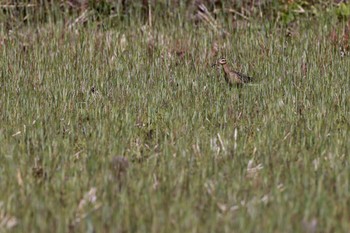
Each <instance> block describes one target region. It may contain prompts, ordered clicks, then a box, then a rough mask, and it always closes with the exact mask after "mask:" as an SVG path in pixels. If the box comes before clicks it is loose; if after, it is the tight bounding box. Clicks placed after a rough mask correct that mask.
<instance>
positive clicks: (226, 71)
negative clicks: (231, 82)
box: [222, 64, 231, 74]
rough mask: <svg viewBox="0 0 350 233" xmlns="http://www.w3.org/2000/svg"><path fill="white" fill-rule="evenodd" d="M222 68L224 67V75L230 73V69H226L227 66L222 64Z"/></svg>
mask: <svg viewBox="0 0 350 233" xmlns="http://www.w3.org/2000/svg"><path fill="white" fill-rule="evenodd" d="M222 66H223V67H224V71H225V73H226V74H229V73H230V72H231V71H230V68H229V67H228V65H227V64H224V65H222Z"/></svg>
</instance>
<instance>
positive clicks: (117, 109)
mask: <svg viewBox="0 0 350 233" xmlns="http://www.w3.org/2000/svg"><path fill="white" fill-rule="evenodd" d="M153 17H154V19H153V21H152V24H151V25H150V24H147V23H146V24H145V23H142V22H141V21H138V20H133V19H130V20H126V21H120V22H118V23H116V24H114V25H113V26H109V27H104V26H103V25H100V24H94V23H91V24H90V23H86V24H83V23H81V24H80V23H74V21H72V22H73V23H71V24H70V26H71V27H68V26H67V24H65V23H64V22H63V21H60V20H58V22H55V23H54V24H53V23H50V22H47V23H45V24H40V25H27V26H22V27H19V28H18V29H16V30H11V31H10V32H8V31H6V30H5V29H4V28H3V29H2V30H1V33H0V35H1V37H0V38H2V40H0V41H1V43H0V89H1V93H0V110H1V111H0V145H1V146H0V190H1V192H0V231H1V232H308V233H309V232H310V233H314V232H349V230H350V221H349V220H350V169H349V162H350V159H349V154H350V121H349V116H350V92H349V90H350V80H349V78H350V75H349V70H350V62H349V61H350V60H349V55H348V54H347V53H346V52H345V53H341V52H340V51H339V44H338V43H336V42H334V40H333V41H332V38H333V37H332V33H333V34H334V33H335V34H337V35H338V37H341V35H342V34H343V33H344V28H346V22H343V21H340V22H339V21H337V20H334V19H333V18H331V19H329V18H323V20H320V19H318V20H312V19H310V20H303V21H302V22H300V23H298V24H297V25H296V26H295V27H294V28H293V33H290V32H289V29H288V30H287V29H286V28H285V27H282V26H279V25H276V24H274V23H273V22H270V21H268V20H266V21H263V22H261V21H259V20H254V19H251V20H249V22H248V23H244V22H243V21H242V23H241V24H238V25H233V24H232V23H230V21H229V20H228V19H227V18H225V17H218V18H217V19H216V20H217V25H220V27H219V26H217V27H213V26H210V25H209V24H205V23H204V24H199V25H195V24H194V23H193V22H191V21H190V20H188V19H187V18H186V17H180V16H176V15H175V16H173V17H171V20H157V18H156V16H153ZM223 31H225V33H223ZM345 31H346V30H345ZM214 43H217V44H218V47H219V51H218V53H217V54H216V53H213V52H212V48H213V44H214ZM220 57H225V58H226V59H227V61H228V63H229V64H230V66H231V67H232V68H234V69H237V70H239V71H241V72H242V73H245V74H248V75H250V76H252V77H253V78H254V81H255V85H249V86H244V87H242V88H236V87H229V86H228V85H227V84H226V83H225V80H224V78H223V73H222V70H221V69H219V68H218V67H217V66H214V67H213V66H212V64H213V63H214V62H215V61H216V60H217V59H218V58H220Z"/></svg>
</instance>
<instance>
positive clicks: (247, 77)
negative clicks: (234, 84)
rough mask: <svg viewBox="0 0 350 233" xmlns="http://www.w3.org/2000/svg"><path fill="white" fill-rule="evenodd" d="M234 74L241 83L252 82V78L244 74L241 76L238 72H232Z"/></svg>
mask: <svg viewBox="0 0 350 233" xmlns="http://www.w3.org/2000/svg"><path fill="white" fill-rule="evenodd" d="M234 73H235V74H237V75H238V76H239V78H240V79H241V80H242V83H250V82H252V81H253V78H252V77H249V76H247V75H245V74H242V73H239V72H236V71H234Z"/></svg>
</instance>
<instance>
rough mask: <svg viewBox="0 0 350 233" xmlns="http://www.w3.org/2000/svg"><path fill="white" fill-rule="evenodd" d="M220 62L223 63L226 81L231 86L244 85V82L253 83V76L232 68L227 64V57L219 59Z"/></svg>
mask: <svg viewBox="0 0 350 233" xmlns="http://www.w3.org/2000/svg"><path fill="white" fill-rule="evenodd" d="M218 63H219V64H220V65H222V67H223V68H224V72H225V81H226V82H227V84H228V85H229V86H234V85H236V86H239V87H240V86H242V85H243V84H247V83H251V82H252V81H253V78H252V77H249V76H247V75H244V74H242V73H239V72H237V71H234V70H231V69H230V67H229V66H228V64H227V61H226V59H225V58H221V59H219V61H218Z"/></svg>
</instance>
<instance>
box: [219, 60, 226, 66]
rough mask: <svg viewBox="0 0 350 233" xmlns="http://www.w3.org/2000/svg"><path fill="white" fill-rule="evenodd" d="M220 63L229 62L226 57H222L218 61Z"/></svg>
mask: <svg viewBox="0 0 350 233" xmlns="http://www.w3.org/2000/svg"><path fill="white" fill-rule="evenodd" d="M218 63H219V64H220V65H225V64H226V63H227V61H226V59H225V58H220V59H219V61H218Z"/></svg>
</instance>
